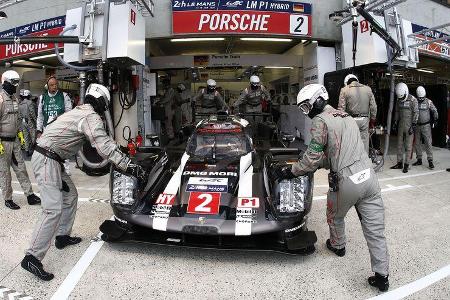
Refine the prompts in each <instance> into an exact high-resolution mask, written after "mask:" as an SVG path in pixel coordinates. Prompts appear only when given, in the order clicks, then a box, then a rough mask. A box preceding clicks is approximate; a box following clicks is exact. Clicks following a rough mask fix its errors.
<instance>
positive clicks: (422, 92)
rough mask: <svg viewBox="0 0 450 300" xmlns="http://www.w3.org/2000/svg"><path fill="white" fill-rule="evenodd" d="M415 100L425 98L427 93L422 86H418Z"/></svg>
mask: <svg viewBox="0 0 450 300" xmlns="http://www.w3.org/2000/svg"><path fill="white" fill-rule="evenodd" d="M416 95H417V98H425V97H426V96H427V92H426V91H425V88H424V87H423V86H419V87H418V88H417V90H416Z"/></svg>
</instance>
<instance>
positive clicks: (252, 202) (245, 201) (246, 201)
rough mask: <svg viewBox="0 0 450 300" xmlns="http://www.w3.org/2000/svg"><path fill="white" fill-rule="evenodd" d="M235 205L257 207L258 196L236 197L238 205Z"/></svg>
mask: <svg viewBox="0 0 450 300" xmlns="http://www.w3.org/2000/svg"><path fill="white" fill-rule="evenodd" d="M237 207H245V208H247V207H251V208H258V207H259V198H256V197H253V198H238V205H237Z"/></svg>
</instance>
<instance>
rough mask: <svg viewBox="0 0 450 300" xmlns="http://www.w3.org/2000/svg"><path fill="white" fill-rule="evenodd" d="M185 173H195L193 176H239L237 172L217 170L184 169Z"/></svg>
mask: <svg viewBox="0 0 450 300" xmlns="http://www.w3.org/2000/svg"><path fill="white" fill-rule="evenodd" d="M183 175H193V176H226V177H237V176H238V175H237V173H236V172H215V171H184V172H183Z"/></svg>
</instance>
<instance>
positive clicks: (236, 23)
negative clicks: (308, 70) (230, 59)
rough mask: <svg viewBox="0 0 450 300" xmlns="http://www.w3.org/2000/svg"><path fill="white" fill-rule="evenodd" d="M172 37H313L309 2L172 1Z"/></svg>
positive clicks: (259, 0) (242, 0)
mask: <svg viewBox="0 0 450 300" xmlns="http://www.w3.org/2000/svg"><path fill="white" fill-rule="evenodd" d="M172 12H173V13H172V24H173V34H212V33H225V34H266V35H267V34H269V35H294V36H311V31H312V30H311V28H312V16H311V12H312V6H311V4H309V3H300V2H291V1H274V0H238V1H235V0H219V1H202V0H172Z"/></svg>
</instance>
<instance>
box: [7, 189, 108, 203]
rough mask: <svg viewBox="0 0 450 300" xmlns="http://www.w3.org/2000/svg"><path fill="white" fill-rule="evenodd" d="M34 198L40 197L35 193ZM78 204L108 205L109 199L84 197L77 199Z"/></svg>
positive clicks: (19, 192) (18, 193)
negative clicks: (94, 203)
mask: <svg viewBox="0 0 450 300" xmlns="http://www.w3.org/2000/svg"><path fill="white" fill-rule="evenodd" d="M13 194H16V195H24V192H22V191H13ZM35 194H36V196H38V197H40V196H41V195H40V194H39V193H35ZM78 202H96V203H109V199H101V198H91V197H89V198H86V197H80V198H78Z"/></svg>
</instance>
